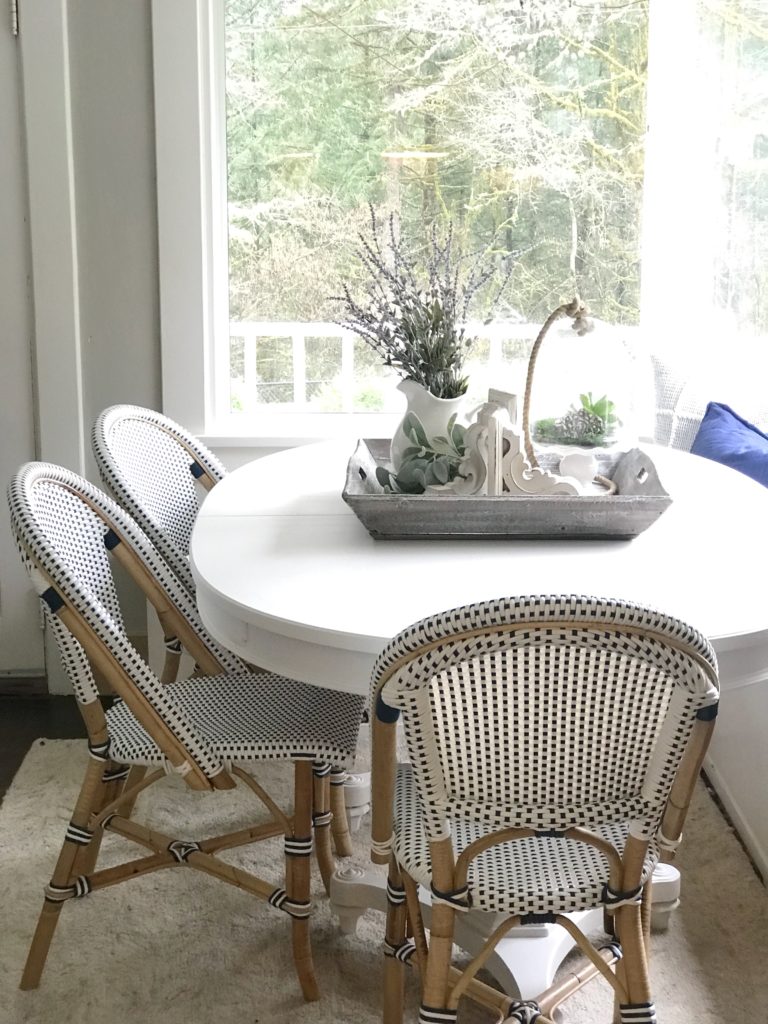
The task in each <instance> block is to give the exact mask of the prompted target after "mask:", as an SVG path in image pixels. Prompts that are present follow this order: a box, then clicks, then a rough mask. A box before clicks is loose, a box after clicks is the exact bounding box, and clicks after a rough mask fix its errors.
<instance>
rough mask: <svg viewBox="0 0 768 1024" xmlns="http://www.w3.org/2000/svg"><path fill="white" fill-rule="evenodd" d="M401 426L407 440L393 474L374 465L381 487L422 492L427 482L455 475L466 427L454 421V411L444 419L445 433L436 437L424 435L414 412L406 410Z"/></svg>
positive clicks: (435, 481)
mask: <svg viewBox="0 0 768 1024" xmlns="http://www.w3.org/2000/svg"><path fill="white" fill-rule="evenodd" d="M402 428H403V433H404V434H405V436H406V437H407V438H408V440H409V441H410V442H411V444H410V445H409V446H408V447H407V448H406V449H405V450H404V451H403V455H402V459H401V462H400V468H399V470H398V471H397V474H395V473H392V472H391V470H389V469H387V468H386V467H385V466H377V467H376V479H377V480H378V482H379V483H380V484H381V486H382V487H383V488H384V490H385V491H388V492H389V491H392V492H395V493H398V494H423V493H424V491H425V490H426V489H427V487H429V485H430V484H447V483H450V482H451V480H455V479H456V476H457V475H458V471H459V464H460V462H461V460H462V458H463V456H464V451H465V447H466V445H465V434H466V429H465V428H464V427H463V426H462V425H461V424H460V423H457V422H456V413H454V414H453V416H451V418H450V420H449V421H448V426H447V428H446V432H445V434H444V435H443V434H441V435H439V436H437V437H432V438H430V437H428V436H427V432H426V430H425V429H424V425H423V424H422V422H421V420H420V419H419V417H418V416H417V415H416V414H415V413H414V412H408V413H406V416H405V419H404V420H403V424H402Z"/></svg>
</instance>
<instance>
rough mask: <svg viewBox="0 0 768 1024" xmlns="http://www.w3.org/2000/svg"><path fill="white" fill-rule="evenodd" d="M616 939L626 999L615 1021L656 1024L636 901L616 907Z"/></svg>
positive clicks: (639, 908) (639, 911)
mask: <svg viewBox="0 0 768 1024" xmlns="http://www.w3.org/2000/svg"><path fill="white" fill-rule="evenodd" d="M616 916H617V925H618V932H619V939H620V942H621V948H622V950H623V952H624V956H623V958H622V960H621V965H622V968H623V973H624V979H625V982H626V988H627V1002H626V1003H624V1004H621V1005H620V1007H619V1010H620V1015H619V1020H620V1021H622V1022H623V1021H624V1020H625V1019H627V1020H628V1019H632V1020H633V1021H637V1022H638V1024H656V1014H655V1011H654V1007H653V1002H652V1001H651V986H650V981H649V979H648V961H647V958H646V952H645V939H644V936H643V921H642V909H641V906H640V904H637V903H635V904H631V905H629V906H624V907H619V909H618V910H617V912H616Z"/></svg>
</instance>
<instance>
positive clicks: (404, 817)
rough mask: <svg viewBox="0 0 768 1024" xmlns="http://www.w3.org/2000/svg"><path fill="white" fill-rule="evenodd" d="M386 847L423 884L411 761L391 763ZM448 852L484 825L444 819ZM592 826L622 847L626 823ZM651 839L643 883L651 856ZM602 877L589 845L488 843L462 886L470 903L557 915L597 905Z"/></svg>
mask: <svg viewBox="0 0 768 1024" xmlns="http://www.w3.org/2000/svg"><path fill="white" fill-rule="evenodd" d="M394 816H395V820H394V849H395V855H396V857H397V859H398V861H399V863H400V864H402V866H403V867H404V868H405V870H406V871H407V872H408V874H409V875H411V876H412V877H413V878H415V879H416V880H417V881H418V882H420V883H421V884H422V885H424V886H426V887H427V888H429V886H430V883H431V881H432V872H431V865H430V857H429V845H428V840H427V836H426V832H425V829H424V825H423V822H422V818H421V812H420V808H419V800H418V796H417V794H416V785H415V782H414V778H413V772H412V770H411V766H410V765H408V764H401V765H399V766H398V773H397V781H396V786H395V803H394ZM450 824H451V838H452V840H453V847H454V851H455V854H456V856H458V855H459V854H460V853H461V852H462V850H464V849H466V847H467V846H469V844H470V843H472V842H474V841H475V840H476V839H479V838H480V837H481V836H483V835H487V834H488V826H487V824H485V823H484V822H473V821H467V820H456V819H454V820H452V821H451V823H450ZM592 831H593V832H594V833H595V834H596V835H599V836H601V837H602V838H603V839H607V840H608V841H609V842H611V843H613V845H614V846H615V847H616V848H617V849H618V850H619V851H623V849H624V844H625V842H626V838H627V832H628V827H627V824H626V823H624V822H621V823H619V824H613V825H601V826H597V827H595V828H594V829H592ZM660 853H661V851H660V849H659V847H658V844H656V843H655V842H651V843H649V845H648V853H647V855H646V858H645V868H644V871H643V882H645V881H646V880H647V879H648V878H649V877H650V875H651V874H652V872H653V869H654V867H655V865H656V863H657V862H658V860H659V856H660ZM607 882H608V861H607V859H606V858H605V857H604V856H603V855H602V854H601V853H600V852H599V850H596V849H595V848H594V847H592V846H588V845H587V844H586V843H581V842H575V841H574V840H571V839H552V838H536V839H515V840H513V841H511V842H507V843H503V844H500V845H498V846H492V847H490V848H489V849H487V850H485V851H484V852H483V853H481V854H480V856H479V857H476V858H475V859H474V860H473V861H472V862H471V864H470V868H469V875H468V884H469V890H470V893H471V895H472V906H473V908H475V909H478V910H487V911H492V912H495V913H502V914H520V915H524V914H550V913H552V914H557V913H570V912H572V911H577V910H590V909H593V908H594V907H598V906H600V903H601V896H602V891H603V886H604V885H605V884H606V883H607Z"/></svg>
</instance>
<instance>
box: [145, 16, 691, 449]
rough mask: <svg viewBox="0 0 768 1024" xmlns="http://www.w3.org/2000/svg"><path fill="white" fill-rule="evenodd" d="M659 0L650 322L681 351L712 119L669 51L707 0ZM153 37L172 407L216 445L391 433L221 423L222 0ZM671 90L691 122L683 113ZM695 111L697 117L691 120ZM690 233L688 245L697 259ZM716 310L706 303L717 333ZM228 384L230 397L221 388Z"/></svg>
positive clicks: (326, 423) (653, 41)
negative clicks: (703, 149) (701, 158)
mask: <svg viewBox="0 0 768 1024" xmlns="http://www.w3.org/2000/svg"><path fill="white" fill-rule="evenodd" d="M650 10H651V17H650V31H649V52H650V54H651V56H650V65H651V68H652V70H653V76H654V80H653V82H651V77H650V75H649V91H648V123H649V126H650V130H649V133H648V138H647V147H646V164H645V194H646V195H650V194H651V193H652V194H653V195H654V197H655V199H654V202H653V203H652V204H650V203H647V204H645V208H644V213H643V243H642V262H643V267H644V272H643V282H642V293H641V295H642V302H641V308H642V323H641V327H642V331H643V335H644V336H645V337H647V338H648V339H649V341H648V344H649V346H650V348H651V349H656V348H658V349H661V350H664V351H665V352H666V353H667V354H669V346H670V343H673V344H674V343H675V342H676V341H677V339H681V338H684V337H688V338H690V337H691V336H692V333H693V331H692V328H693V327H694V326H695V325H694V324H693V323H692V317H693V318H695V317H696V311H695V310H693V311H692V310H691V307H690V304H688V303H685V302H683V301H680V299H681V296H683V295H686V294H688V295H692V294H696V292H697V286H698V285H699V284H700V283H701V280H702V279H701V273H702V271H704V272H705V268H706V261H707V257H708V255H709V250H708V237H707V223H706V218H704V217H702V216H701V197H700V196H699V195H697V193H696V190H695V189H691V188H690V187H689V185H690V182H691V180H696V174H697V173H699V174H700V164H698V163H697V158H698V152H699V148H700V146H701V142H700V141H699V140H700V139H701V134H700V133H699V124H698V121H699V120H705V119H706V105H705V104H704V103H702V102H701V99H700V96H699V95H698V90H699V88H700V86H701V83H700V81H695V80H694V78H693V76H691V77H690V78H686V75H681V74H680V69H679V62H680V60H681V59H683V57H681V51H680V48H679V45H675V46H673V47H672V49H670V40H672V41H674V40H679V39H680V38H684V37H685V33H686V31H688V32H690V31H691V30H693V27H694V25H695V10H696V8H695V0H676V2H675V3H674V4H669V3H665V2H664V0H653V2H652V3H651V8H650ZM152 33H153V48H154V77H155V123H156V135H157V188H158V229H159V257H160V312H161V348H162V385H163V408H164V411H165V412H166V413H167V414H168V415H170V416H172V417H173V418H174V419H177V420H179V421H181V422H183V423H184V424H185V425H186V426H188V427H189V428H190V429H191V430H193V431H194V432H195V433H197V434H199V435H200V436H202V437H204V438H205V439H206V441H207V442H208V443H210V444H212V445H214V446H215V445H221V446H229V445H238V444H243V445H249V446H254V447H258V446H260V445H264V446H269V447H281V446H286V445H292V444H299V443H304V442H306V441H309V440H317V439H319V438H321V437H329V436H340V435H342V434H349V435H350V436H354V437H360V436H368V437H387V436H390V435H391V433H392V431H393V429H394V426H395V420H396V419H397V417H395V416H385V415H373V414H366V413H355V414H318V413H304V414H301V413H297V414H285V413H283V414H276V413H269V412H265V413H264V414H262V415H260V416H258V417H246V416H243V415H232V416H230V417H226V418H224V419H220V420H219V421H218V422H217V421H216V419H215V417H214V411H215V409H216V408H219V409H223V408H226V407H227V397H226V396H227V388H228V386H229V366H228V359H229V345H228V344H220V345H219V346H218V348H217V346H216V345H215V344H214V338H216V337H220V338H226V339H228V338H229V323H228V281H227V273H228V268H227V265H226V262H227V261H226V259H225V258H224V259H222V258H221V255H222V254H226V252H227V247H226V237H227V223H226V220H227V218H226V180H225V175H226V170H225V168H224V167H223V166H222V164H223V161H221V159H220V154H221V153H222V152H224V140H225V115H224V89H223V81H222V76H223V67H222V65H223V60H222V59H221V55H222V54H223V52H224V50H223V33H224V4H223V0H152ZM217 52H218V54H219V58H218V67H217V59H216V54H217ZM670 89H672V91H673V97H674V96H677V100H678V102H677V109H679V110H680V111H681V117H680V118H679V119H674V118H672V117H670V109H671V108H670V103H671V102H674V99H673V100H672V101H671V99H670ZM696 109H699V115H700V116H699V117H698V118H697V117H695V116H691V113H692V111H695V110H696ZM683 112H684V114H685V116H683ZM214 143H217V145H214ZM217 153H218V156H219V160H218V162H217ZM692 174H693V176H694V177H693V179H692V178H691V175H692ZM222 176H224V179H223V178H222ZM679 239H685V240H686V242H687V245H686V256H683V255H682V253H681V249H680V248H679V247H678V245H677V242H678V240H679ZM217 250H218V257H219V258H218V259H217ZM706 317H707V313H706V311H702V312H701V321H700V322H701V328H702V329H704V330H706ZM654 339H656V341H654ZM215 387H216V388H220V389H223V393H221V394H220V395H218V396H214V388H215ZM215 397H216V398H217V399H218V400H217V401H214V398H215ZM649 398H650V396H649Z"/></svg>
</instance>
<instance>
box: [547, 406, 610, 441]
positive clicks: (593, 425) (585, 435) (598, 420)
mask: <svg viewBox="0 0 768 1024" xmlns="http://www.w3.org/2000/svg"><path fill="white" fill-rule="evenodd" d="M555 427H556V429H557V431H558V433H559V434H560V435H561V437H563V438H567V439H568V440H569V441H590V440H591V441H594V440H595V439H597V438H599V437H600V436H601V435H602V434H603V432H604V431H605V424H604V423H603V420H602V417H600V416H597V415H596V414H595V413H593V412H590V411H589V410H588V409H574V410H573V411H572V412H568V413H566V414H565V416H563V417H562V418H561V419H559V420H557V422H556V423H555Z"/></svg>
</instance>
